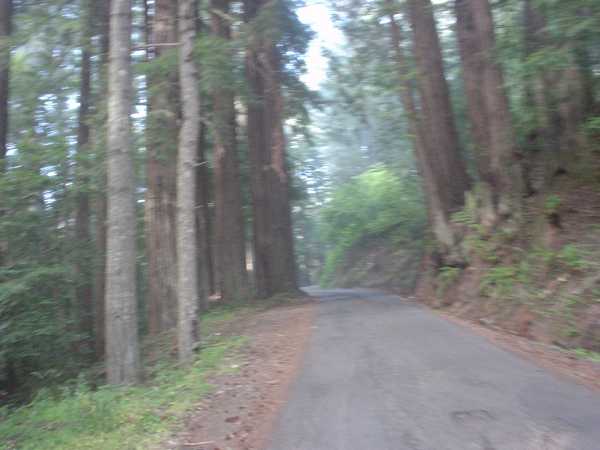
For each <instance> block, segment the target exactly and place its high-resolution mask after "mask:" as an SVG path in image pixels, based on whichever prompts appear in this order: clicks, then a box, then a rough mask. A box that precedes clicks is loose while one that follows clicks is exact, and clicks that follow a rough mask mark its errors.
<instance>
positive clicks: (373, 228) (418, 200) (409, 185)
mask: <svg viewBox="0 0 600 450" xmlns="http://www.w3.org/2000/svg"><path fill="white" fill-rule="evenodd" d="M425 223H426V216H425V207H424V205H423V200H422V196H421V193H420V191H419V187H418V184H417V180H416V178H414V177H407V178H406V179H401V178H400V177H399V176H398V175H396V174H395V173H394V172H392V171H391V170H390V169H389V168H387V167H385V166H383V165H377V166H374V167H372V168H370V169H369V170H367V171H366V172H363V173H362V174H360V175H358V176H356V177H354V178H353V179H352V180H351V181H349V182H348V183H346V184H344V185H342V186H341V187H340V188H338V189H337V190H336V191H335V192H334V193H333V195H332V197H331V199H330V200H329V202H328V203H327V204H326V206H325V207H324V209H323V212H322V214H321V218H320V232H321V235H322V239H323V241H324V242H326V243H327V244H328V245H329V248H330V250H329V252H328V253H327V256H326V263H325V267H324V269H323V273H322V275H321V282H322V284H328V283H330V282H331V281H332V278H333V275H334V274H335V271H336V269H337V268H338V267H339V266H340V264H341V263H342V262H343V260H344V257H345V255H346V253H347V251H348V250H349V249H350V248H351V247H352V246H354V245H356V244H357V243H358V242H359V241H360V240H362V239H364V238H366V237H373V236H381V235H384V234H387V233H389V235H390V245H395V244H396V245H397V244H398V243H399V242H402V241H407V240H410V241H414V240H421V239H422V238H423V234H424V233H423V230H424V228H425V226H426V225H425Z"/></svg>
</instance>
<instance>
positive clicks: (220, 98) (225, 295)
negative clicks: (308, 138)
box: [211, 0, 249, 302]
mask: <svg viewBox="0 0 600 450" xmlns="http://www.w3.org/2000/svg"><path fill="white" fill-rule="evenodd" d="M211 5H212V9H213V11H218V12H213V13H212V14H211V25H212V33H213V35H214V36H215V37H217V38H220V39H222V40H224V41H229V40H231V29H230V25H229V20H228V19H226V18H225V17H223V15H225V14H228V13H229V0H212V2H211ZM228 56H229V57H230V58H233V55H228ZM222 70H226V69H224V68H223V69H222ZM226 78H229V77H227V76H226ZM234 95H235V92H234V91H233V88H232V87H231V86H225V85H222V86H217V87H215V90H214V93H213V108H214V113H213V122H214V129H213V135H214V170H215V203H216V230H215V231H216V240H217V242H216V244H217V245H216V250H217V254H216V258H217V268H218V269H217V270H218V279H219V290H220V292H221V298H222V300H223V301H224V302H231V301H238V300H245V299H247V297H248V294H249V292H248V291H249V289H248V274H247V271H246V239H245V227H244V214H243V209H242V207H243V205H242V192H241V181H240V168H239V160H238V153H237V138H236V117H235V107H234Z"/></svg>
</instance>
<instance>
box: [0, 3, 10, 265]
mask: <svg viewBox="0 0 600 450" xmlns="http://www.w3.org/2000/svg"><path fill="white" fill-rule="evenodd" d="M12 10H13V7H12V0H0V176H2V175H4V172H5V170H6V152H7V144H8V97H9V93H10V92H9V91H10V86H9V80H10V48H11V45H10V41H9V39H10V37H11V31H12V30H11V28H12ZM0 206H1V205H0ZM0 214H2V213H1V212H0ZM7 246H8V243H7V242H6V241H5V240H4V239H1V238H0V266H2V265H3V264H4V259H5V254H6V251H7Z"/></svg>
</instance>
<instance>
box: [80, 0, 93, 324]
mask: <svg viewBox="0 0 600 450" xmlns="http://www.w3.org/2000/svg"><path fill="white" fill-rule="evenodd" d="M84 6H85V8H84V10H83V14H84V20H83V32H82V44H81V47H82V49H81V69H80V71H81V76H80V87H79V117H78V121H79V123H78V131H77V157H78V163H77V169H78V170H77V172H78V174H77V175H78V176H77V198H76V209H75V237H76V239H77V245H78V246H79V249H81V250H82V251H79V252H77V253H78V254H77V255H76V263H75V272H76V275H77V281H76V282H77V284H76V287H75V296H76V301H77V304H78V310H79V331H80V333H82V335H84V336H85V335H90V334H92V333H93V330H94V316H93V285H92V265H91V264H90V263H89V261H88V258H87V257H88V256H89V255H88V254H87V252H85V249H86V248H87V247H88V245H89V244H90V242H91V239H92V235H91V206H90V195H89V185H90V183H89V176H88V172H89V169H90V168H89V163H88V162H89V154H90V120H91V107H90V103H91V96H92V89H91V86H92V67H91V58H92V34H93V29H94V20H95V14H94V12H95V9H94V7H93V3H92V2H91V1H90V0H87V1H85V2H84Z"/></svg>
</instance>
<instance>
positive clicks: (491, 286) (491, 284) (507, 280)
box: [479, 266, 527, 297]
mask: <svg viewBox="0 0 600 450" xmlns="http://www.w3.org/2000/svg"><path fill="white" fill-rule="evenodd" d="M526 275H527V274H526V273H525V272H524V271H523V270H520V268H519V267H515V266H497V267H492V268H490V269H488V271H487V272H486V273H485V275H484V276H483V277H482V278H481V282H480V284H479V290H480V292H481V295H484V296H487V297H508V296H510V294H511V293H512V291H513V288H514V286H515V285H516V284H517V283H524V282H526V281H527V278H526Z"/></svg>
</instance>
